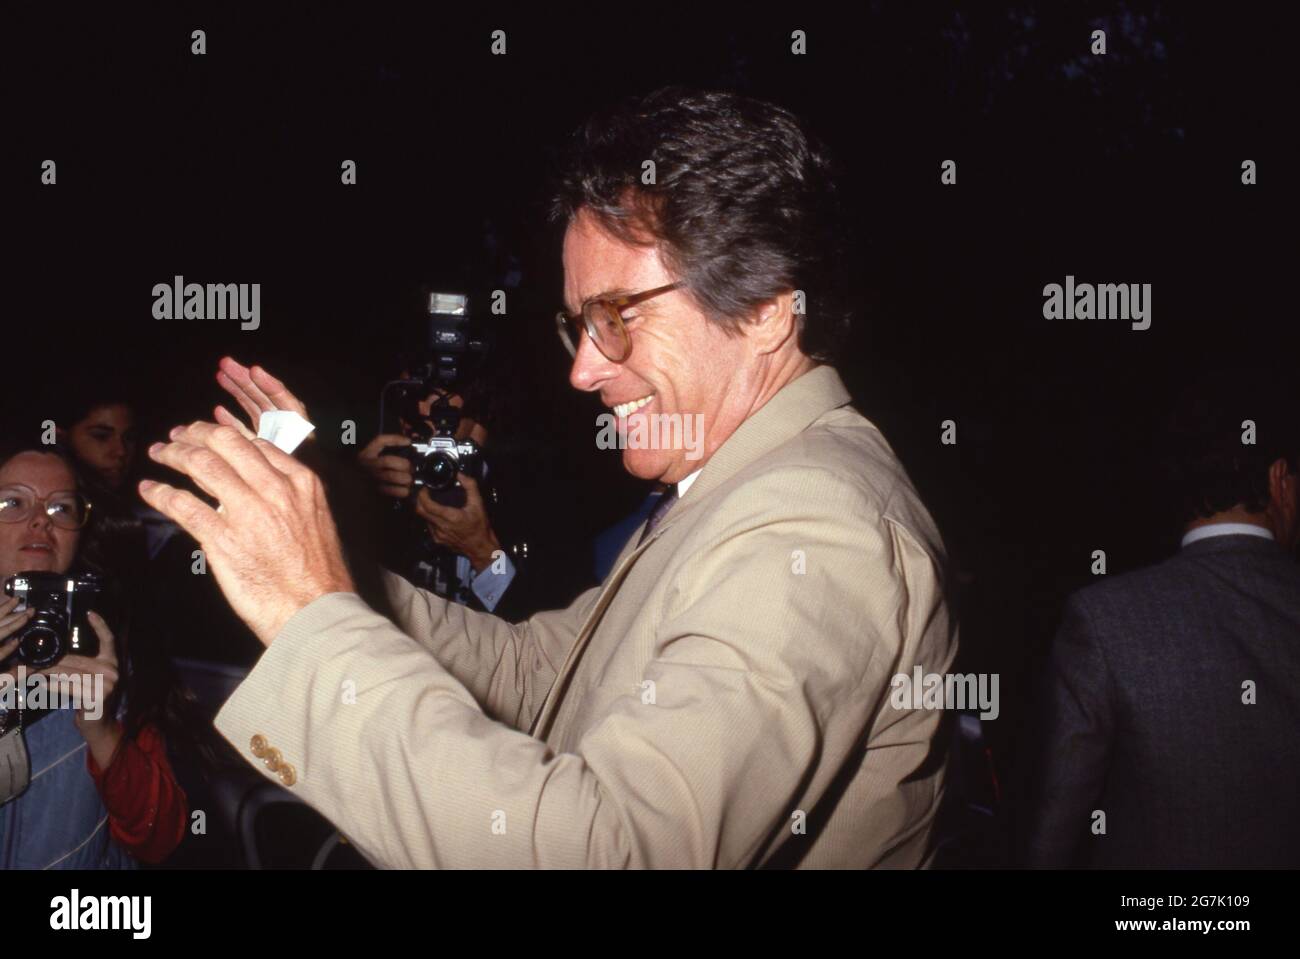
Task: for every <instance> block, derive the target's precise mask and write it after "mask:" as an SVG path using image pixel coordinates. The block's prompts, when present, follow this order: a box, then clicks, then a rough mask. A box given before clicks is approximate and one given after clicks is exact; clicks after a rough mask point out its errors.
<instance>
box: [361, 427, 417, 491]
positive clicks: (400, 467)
mask: <svg viewBox="0 0 1300 959" xmlns="http://www.w3.org/2000/svg"><path fill="white" fill-rule="evenodd" d="M410 445H411V441H410V439H408V438H407V437H405V436H403V435H402V434H400V433H380V434H379V435H378V436H376V437H375V438H374V439H373V440H371V441H370V442H369V443H367V444H366V448H365V449H363V450H362V451H361V452H360V453H358V454H357V460H358V461H359V462H360V463H361V468H362V469H364V470H365V471H366V473H367V474H369V476H370V478H371V479H372V480H374V481H375V485H377V486H378V487H379V492H381V493H383V494H384V495H385V496H391V497H393V498H394V499H406V497H408V496H410V495H411V484H412V481H413V480H414V479H415V473H414V472H413V471H412V469H411V461H410V460H407V459H403V458H402V457H400V456H392V455H389V456H383V455H381V454H382V452H383V450H384V449H385V448H386V447H389V446H410Z"/></svg>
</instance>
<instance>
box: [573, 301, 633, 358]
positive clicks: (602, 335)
mask: <svg viewBox="0 0 1300 959" xmlns="http://www.w3.org/2000/svg"><path fill="white" fill-rule="evenodd" d="M582 317H583V320H584V321H585V322H586V325H587V334H588V335H589V336H590V337H591V340H592V342H593V343H595V344H596V349H598V350H600V352H601V353H603V354H604V356H605V358H606V359H607V360H609V361H610V362H611V363H619V362H621V361H622V360H623V357H624V356H626V355H627V340H626V338H625V337H624V335H623V321H622V320H621V319H620V318H619V315H618V311H617V310H615V309H614V308H613V307H612V306H610V305H609V304H608V303H602V302H600V301H596V302H594V303H588V304H587V305H586V306H585V307H583V310H582Z"/></svg>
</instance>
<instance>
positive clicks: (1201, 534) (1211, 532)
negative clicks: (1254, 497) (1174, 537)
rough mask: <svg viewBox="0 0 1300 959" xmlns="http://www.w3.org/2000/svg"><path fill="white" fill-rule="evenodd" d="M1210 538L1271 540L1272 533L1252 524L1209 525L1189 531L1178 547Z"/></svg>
mask: <svg viewBox="0 0 1300 959" xmlns="http://www.w3.org/2000/svg"><path fill="white" fill-rule="evenodd" d="M1211 536H1261V537H1263V538H1264V539H1272V538H1273V532H1272V530H1268V529H1265V528H1264V527H1263V526H1256V525H1255V524H1254V523H1209V524H1207V525H1205V526H1198V527H1196V529H1189V530H1188V531H1187V532H1186V533H1184V534H1183V541H1182V543H1180V544H1179V545H1181V546H1190V545H1191V544H1192V543H1195V542H1196V541H1197V540H1202V539H1209V538H1210V537H1211Z"/></svg>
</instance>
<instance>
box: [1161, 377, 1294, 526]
mask: <svg viewBox="0 0 1300 959" xmlns="http://www.w3.org/2000/svg"><path fill="white" fill-rule="evenodd" d="M1194 379H1195V382H1194V385H1192V386H1190V387H1188V388H1186V389H1184V390H1183V391H1182V393H1181V394H1180V395H1179V396H1178V397H1177V399H1176V400H1175V402H1174V405H1173V407H1172V409H1171V410H1170V413H1169V416H1168V419H1167V423H1166V429H1165V432H1164V435H1163V437H1162V438H1161V442H1160V444H1159V446H1160V447H1161V461H1162V466H1163V471H1162V472H1163V478H1164V480H1165V481H1166V482H1167V483H1168V484H1169V486H1170V487H1171V488H1172V490H1173V492H1174V496H1175V498H1176V503H1177V506H1178V509H1179V514H1180V517H1181V519H1182V521H1183V522H1189V521H1191V520H1194V519H1201V518H1205V517H1208V516H1213V515H1214V514H1215V513H1220V512H1223V511H1225V510H1229V509H1232V508H1233V507H1235V506H1242V507H1244V508H1245V509H1246V510H1248V511H1249V512H1252V513H1259V512H1263V511H1264V509H1265V508H1266V507H1267V506H1268V502H1269V488H1268V471H1269V467H1271V466H1272V465H1273V464H1274V463H1275V462H1277V461H1278V460H1279V459H1280V460H1283V461H1284V462H1285V463H1286V464H1287V466H1288V468H1289V470H1290V472H1293V473H1294V472H1296V470H1297V468H1298V467H1300V419H1298V417H1297V409H1296V403H1297V396H1296V395H1295V391H1294V389H1293V388H1290V387H1288V386H1286V385H1285V384H1284V380H1282V379H1280V378H1277V377H1274V376H1270V375H1269V374H1268V372H1267V371H1265V370H1261V369H1254V370H1235V369H1225V370H1217V371H1214V372H1212V373H1210V374H1208V375H1204V376H1198V377H1195V378H1194ZM1246 420H1250V421H1251V422H1252V423H1254V424H1255V430H1254V432H1255V436H1254V440H1255V442H1254V443H1243V441H1242V437H1243V434H1244V433H1245V431H1246V428H1245V427H1244V426H1243V423H1244V422H1245V421H1246Z"/></svg>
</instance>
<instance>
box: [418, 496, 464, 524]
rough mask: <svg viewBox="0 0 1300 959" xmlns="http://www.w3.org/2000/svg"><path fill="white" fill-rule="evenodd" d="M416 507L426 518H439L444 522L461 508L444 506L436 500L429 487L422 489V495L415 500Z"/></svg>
mask: <svg viewBox="0 0 1300 959" xmlns="http://www.w3.org/2000/svg"><path fill="white" fill-rule="evenodd" d="M415 505H416V508H417V509H419V510H421V511H422V512H423V514H424V515H425V517H426V518H433V519H439V520H442V521H443V522H446V521H447V520H449V519H451V518H452V517H453V516H455V515H456V513H457V512H459V510H457V509H456V508H455V507H454V506H443V505H442V504H441V503H438V502H435V501H434V498H433V496H432V495H431V494H430V493H429V490H428V489H422V490H420V495H419V496H418V497H416V500H415Z"/></svg>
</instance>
